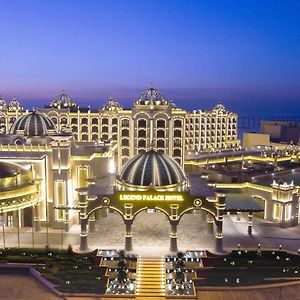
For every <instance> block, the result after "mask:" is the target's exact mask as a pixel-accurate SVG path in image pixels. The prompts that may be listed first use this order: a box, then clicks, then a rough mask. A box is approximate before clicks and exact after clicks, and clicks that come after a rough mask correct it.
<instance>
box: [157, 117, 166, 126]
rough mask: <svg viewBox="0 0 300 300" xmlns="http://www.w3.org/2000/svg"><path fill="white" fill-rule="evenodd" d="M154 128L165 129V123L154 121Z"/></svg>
mask: <svg viewBox="0 0 300 300" xmlns="http://www.w3.org/2000/svg"><path fill="white" fill-rule="evenodd" d="M156 127H157V128H165V127H166V121H165V120H162V119H160V120H157V121H156Z"/></svg>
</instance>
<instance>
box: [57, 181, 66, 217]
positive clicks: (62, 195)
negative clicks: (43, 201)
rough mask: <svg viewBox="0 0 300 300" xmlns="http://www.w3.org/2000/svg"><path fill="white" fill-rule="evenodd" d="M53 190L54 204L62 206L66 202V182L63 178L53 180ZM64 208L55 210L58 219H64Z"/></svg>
mask: <svg viewBox="0 0 300 300" xmlns="http://www.w3.org/2000/svg"><path fill="white" fill-rule="evenodd" d="M54 191H55V206H57V207H63V206H65V204H66V182H65V181H64V180H55V182H54ZM64 213H65V212H64V210H63V209H57V210H56V218H57V219H58V220H64Z"/></svg>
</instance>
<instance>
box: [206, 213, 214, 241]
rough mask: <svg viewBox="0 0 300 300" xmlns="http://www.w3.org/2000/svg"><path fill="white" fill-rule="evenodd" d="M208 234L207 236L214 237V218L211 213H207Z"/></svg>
mask: <svg viewBox="0 0 300 300" xmlns="http://www.w3.org/2000/svg"><path fill="white" fill-rule="evenodd" d="M206 222H207V227H206V234H207V235H210V236H212V235H214V217H213V216H212V215H211V214H210V213H206Z"/></svg>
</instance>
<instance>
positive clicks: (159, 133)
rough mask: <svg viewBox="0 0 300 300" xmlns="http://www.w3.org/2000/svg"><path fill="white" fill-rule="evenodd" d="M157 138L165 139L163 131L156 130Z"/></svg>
mask: <svg viewBox="0 0 300 300" xmlns="http://www.w3.org/2000/svg"><path fill="white" fill-rule="evenodd" d="M156 135H157V137H158V138H164V137H165V131H164V130H157V134H156Z"/></svg>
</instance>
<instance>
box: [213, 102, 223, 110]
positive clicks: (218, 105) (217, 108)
mask: <svg viewBox="0 0 300 300" xmlns="http://www.w3.org/2000/svg"><path fill="white" fill-rule="evenodd" d="M214 110H216V111H226V108H225V106H224V105H223V104H222V103H221V102H219V103H218V104H217V105H216V106H215V107H214Z"/></svg>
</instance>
